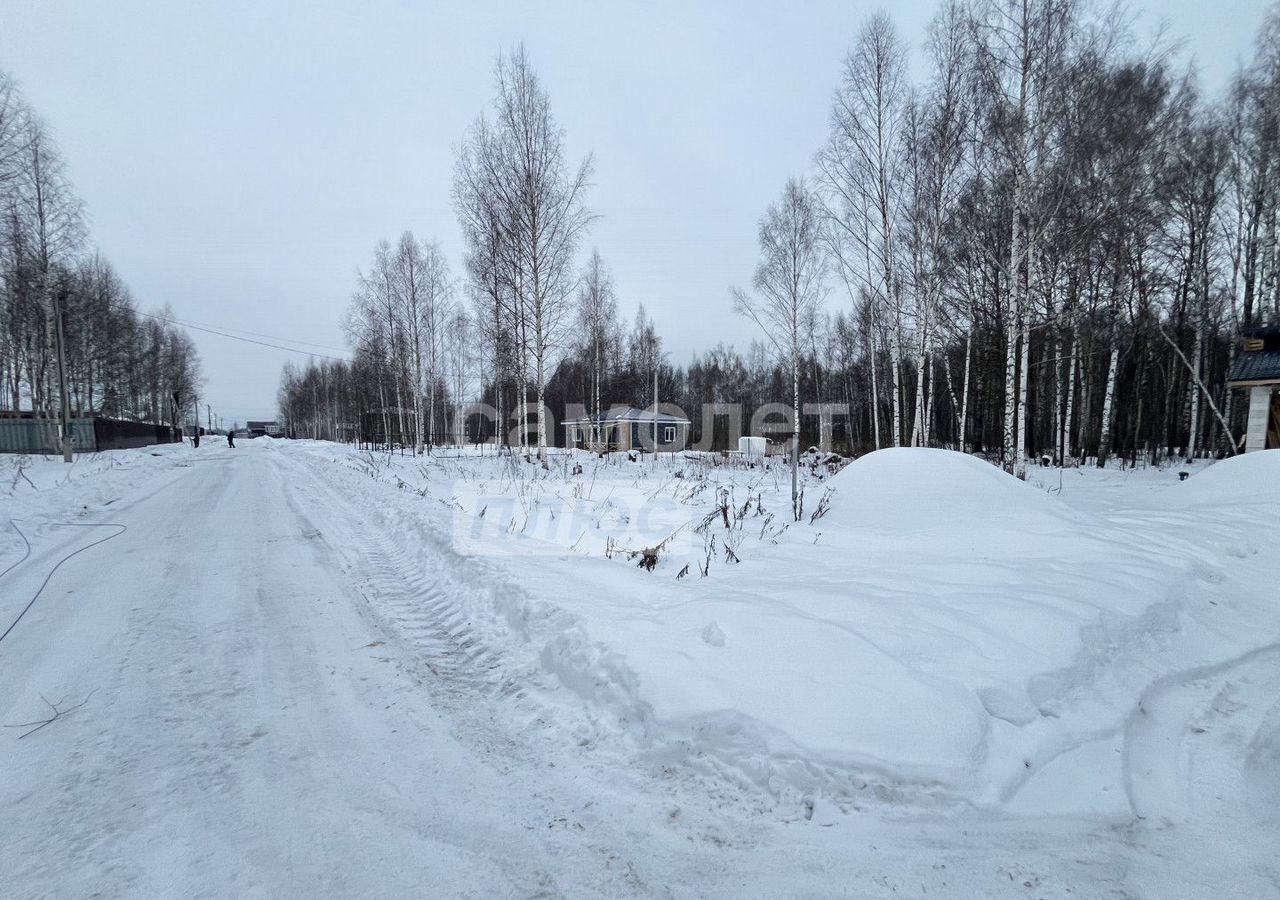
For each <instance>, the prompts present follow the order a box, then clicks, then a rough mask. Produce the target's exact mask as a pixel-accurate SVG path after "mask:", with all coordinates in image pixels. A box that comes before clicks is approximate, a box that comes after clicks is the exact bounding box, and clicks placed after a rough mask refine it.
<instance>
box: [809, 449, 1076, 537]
mask: <svg viewBox="0 0 1280 900" xmlns="http://www.w3.org/2000/svg"><path fill="white" fill-rule="evenodd" d="M829 485H830V487H832V488H833V489H835V491H836V492H837V495H838V502H836V503H834V504H833V506H832V510H831V513H830V514H829V515H828V516H827V517H826V519H827V521H826V522H825V523H824V524H826V525H827V527H832V526H836V527H843V528H849V529H863V528H868V527H870V528H877V529H891V530H893V531H895V532H917V533H939V534H941V533H946V534H948V535H951V536H959V533H960V532H959V529H962V528H963V529H968V528H973V527H979V528H981V529H983V530H984V531H988V532H989V531H992V530H1008V529H1013V528H1017V529H1027V528H1031V529H1033V530H1035V531H1038V532H1044V533H1054V532H1057V531H1060V530H1062V529H1064V528H1068V527H1075V526H1077V525H1079V524H1080V517H1079V516H1078V515H1076V514H1075V513H1073V512H1072V511H1071V510H1070V509H1068V508H1067V507H1064V506H1063V505H1062V504H1060V503H1056V502H1054V500H1053V499H1052V498H1051V497H1049V496H1048V495H1047V494H1045V493H1044V492H1043V491H1039V490H1036V489H1035V488H1033V487H1031V486H1030V485H1028V484H1026V483H1025V482H1022V481H1019V480H1018V479H1016V478H1014V477H1013V476H1012V475H1009V474H1008V473H1006V472H1005V471H1004V470H1002V469H999V468H997V467H996V466H993V465H991V464H990V463H987V462H984V461H983V460H980V459H978V458H976V457H973V456H969V455H967V454H964V453H955V452H953V451H950V450H934V449H928V448H923V447H901V448H892V449H885V450H877V451H876V452H875V453H869V454H867V455H866V456H863V457H860V458H859V459H856V460H854V461H853V462H852V463H851V464H849V465H848V466H846V467H845V468H844V469H842V470H841V471H840V472H839V473H838V474H837V475H835V476H834V477H833V478H831V479H830V482H829Z"/></svg>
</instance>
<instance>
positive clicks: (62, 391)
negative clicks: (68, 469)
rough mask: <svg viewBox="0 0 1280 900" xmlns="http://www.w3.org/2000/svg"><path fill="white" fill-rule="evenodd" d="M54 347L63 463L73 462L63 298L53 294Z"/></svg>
mask: <svg viewBox="0 0 1280 900" xmlns="http://www.w3.org/2000/svg"><path fill="white" fill-rule="evenodd" d="M53 325H54V328H53V332H54V345H55V348H56V350H57V354H58V394H59V395H60V400H61V401H62V461H63V462H65V463H69V462H71V461H72V442H73V439H72V436H71V401H70V399H69V398H68V396H67V360H66V350H65V347H64V341H63V336H62V296H61V295H60V294H59V293H58V292H57V291H54V292H53Z"/></svg>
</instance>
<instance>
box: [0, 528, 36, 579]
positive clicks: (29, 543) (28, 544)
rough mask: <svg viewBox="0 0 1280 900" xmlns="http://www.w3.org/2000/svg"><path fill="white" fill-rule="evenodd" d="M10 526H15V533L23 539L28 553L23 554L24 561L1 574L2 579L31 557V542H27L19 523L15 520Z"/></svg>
mask: <svg viewBox="0 0 1280 900" xmlns="http://www.w3.org/2000/svg"><path fill="white" fill-rule="evenodd" d="M9 524H10V525H12V526H13V530H14V531H16V532H18V537H20V538H22V543H24V544H26V545H27V552H26V553H24V554H22V559H20V560H18V561H17V562H15V563H14V564H13V565H11V566H10V567H9V568H7V569H5V570H4V571H3V572H0V578H3V577H4V576H6V575H8V574H9V573H10V572H12V571H13V570H14V569H16V568H18V566H20V565H22V564H23V563H24V562H26V560H27V557H28V556H30V555H31V542H30V541H29V540H27V536H26V535H25V534H23V533H22V529H21V528H19V527H18V523H17V522H15V521H13V519H10V520H9Z"/></svg>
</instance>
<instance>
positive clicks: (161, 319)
mask: <svg viewBox="0 0 1280 900" xmlns="http://www.w3.org/2000/svg"><path fill="white" fill-rule="evenodd" d="M111 305H112V306H114V307H116V308H117V309H125V310H128V311H129V312H131V313H133V314H134V315H138V316H146V317H147V318H148V319H155V320H157V321H159V322H169V323H171V324H174V325H181V326H182V327H183V328H190V329H193V330H194V331H203V332H205V333H206V334H216V335H218V336H219V337H224V338H230V339H231V340H233V341H243V342H244V343H246V344H257V345H258V346H260V347H271V348H272V349H273V350H284V351H285V352H287V353H300V354H302V355H304V356H312V357H319V358H320V359H331V360H333V361H334V362H351V360H350V359H348V358H346V357H344V356H330V355H328V354H327V353H316V352H315V351H314V350H300V349H298V348H297V347H285V346H283V345H281V344H272V343H269V342H267V341H259V340H255V339H253V338H247V337H241V336H240V335H238V334H228V333H227V332H225V331H219V330H217V329H215V328H208V327H206V326H203V325H194V324H192V323H191V322H183V321H181V320H179V319H174V318H171V317H169V316H158V315H156V314H155V313H148V312H142V311H141V310H138V309H134V308H133V307H132V306H126V305H124V304H122V303H113V304H111ZM237 330H238V329H237ZM250 333H251V334H252V332H250ZM276 340H280V341H291V340H293V339H292V338H276ZM295 343H299V344H302V343H306V342H305V341H296V342H295Z"/></svg>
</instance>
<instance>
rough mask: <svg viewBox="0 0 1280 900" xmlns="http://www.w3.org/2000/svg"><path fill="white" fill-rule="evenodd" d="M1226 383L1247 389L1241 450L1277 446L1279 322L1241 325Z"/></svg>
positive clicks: (1279, 427)
mask: <svg viewBox="0 0 1280 900" xmlns="http://www.w3.org/2000/svg"><path fill="white" fill-rule="evenodd" d="M1240 335H1241V337H1242V338H1243V339H1244V347H1243V348H1241V351H1240V353H1239V355H1237V356H1236V358H1235V362H1234V363H1232V365H1231V374H1230V375H1228V376H1227V383H1228V384H1230V385H1231V386H1232V387H1235V388H1240V389H1242V390H1246V391H1248V392H1249V419H1248V427H1247V429H1246V431H1245V445H1244V449H1245V452H1249V451H1251V450H1273V449H1280V325H1271V326H1265V327H1260V328H1243V329H1241V331H1240Z"/></svg>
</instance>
